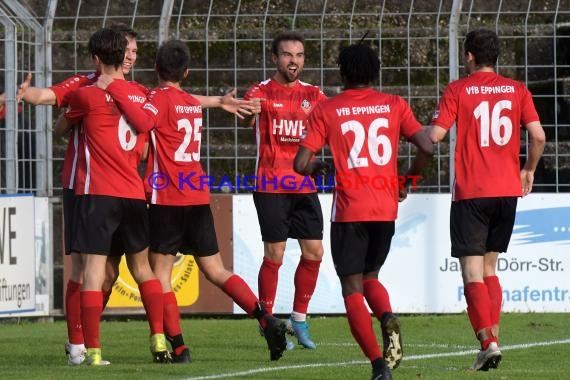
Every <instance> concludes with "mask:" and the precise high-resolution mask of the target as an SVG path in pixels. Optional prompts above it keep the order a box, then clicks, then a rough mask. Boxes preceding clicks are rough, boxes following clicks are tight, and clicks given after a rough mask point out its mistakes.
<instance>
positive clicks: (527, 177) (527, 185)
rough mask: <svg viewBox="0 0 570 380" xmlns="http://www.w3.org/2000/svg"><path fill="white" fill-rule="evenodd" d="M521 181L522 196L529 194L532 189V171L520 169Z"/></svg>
mask: <svg viewBox="0 0 570 380" xmlns="http://www.w3.org/2000/svg"><path fill="white" fill-rule="evenodd" d="M521 182H522V192H523V197H524V196H527V195H529V194H530V192H531V191H532V184H533V183H534V172H531V171H530V170H526V169H523V170H521Z"/></svg>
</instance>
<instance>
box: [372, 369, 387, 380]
mask: <svg viewBox="0 0 570 380" xmlns="http://www.w3.org/2000/svg"><path fill="white" fill-rule="evenodd" d="M370 380H392V373H391V372H390V368H388V367H387V366H386V367H384V368H382V369H380V370H378V371H373V372H372V377H371V378H370Z"/></svg>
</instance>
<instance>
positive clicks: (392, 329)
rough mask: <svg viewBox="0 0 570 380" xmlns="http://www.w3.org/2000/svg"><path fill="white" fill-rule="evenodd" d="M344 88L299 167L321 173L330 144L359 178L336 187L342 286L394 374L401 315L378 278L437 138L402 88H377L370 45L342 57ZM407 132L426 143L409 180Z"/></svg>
mask: <svg viewBox="0 0 570 380" xmlns="http://www.w3.org/2000/svg"><path fill="white" fill-rule="evenodd" d="M338 64H339V68H340V75H341V77H342V81H343V84H344V91H343V92H342V93H341V94H339V95H337V96H335V97H333V98H330V99H328V100H325V101H323V102H321V103H319V104H318V105H317V106H316V108H315V109H314V110H313V112H312V113H311V115H310V116H309V120H308V122H307V134H306V136H305V137H304V138H303V139H302V140H301V143H300V146H299V150H298V152H297V155H296V157H295V162H294V165H295V166H294V168H295V171H296V172H297V173H299V174H302V175H314V174H316V173H319V172H320V171H321V170H322V168H323V167H324V166H325V165H324V164H323V162H322V161H320V160H312V157H313V155H314V154H315V153H317V152H319V151H320V150H321V149H322V148H323V146H324V145H325V144H328V146H329V147H330V149H331V152H332V155H333V160H334V166H335V169H336V173H337V176H341V175H342V176H344V178H352V180H351V182H350V183H349V182H347V181H345V183H344V184H343V185H342V186H339V185H338V182H337V186H336V188H335V190H334V201H333V209H332V216H331V251H332V257H333V262H334V265H335V268H336V272H337V275H338V277H339V279H340V283H341V287H342V296H343V297H344V304H345V307H346V314H347V318H348V323H349V326H350V330H351V332H352V335H353V336H354V338H355V340H356V341H357V342H358V344H359V345H360V348H361V349H362V351H363V352H364V354H365V355H366V357H367V358H368V359H369V360H370V362H371V364H372V379H383V380H385V379H391V378H392V375H391V373H390V368H396V367H397V366H398V365H399V364H400V361H401V359H402V356H403V351H402V343H401V332H400V322H399V320H398V318H397V317H396V316H395V315H394V314H393V313H392V307H391V305H390V298H389V296H388V292H387V290H386V288H385V287H384V286H383V285H382V283H381V282H380V281H379V280H378V273H379V271H380V268H382V266H383V264H384V262H385V261H386V258H387V256H388V252H389V250H390V243H391V241H392V236H393V235H394V224H395V222H394V221H395V219H396V217H397V212H398V200H399V199H403V198H405V195H406V190H405V189H406V187H407V186H408V185H409V184H410V182H411V179H412V178H413V177H411V176H412V175H413V176H417V175H418V174H420V173H421V170H422V169H423V167H424V166H425V165H426V164H427V163H428V160H429V158H430V157H431V155H433V144H432V142H431V141H430V140H429V137H428V135H427V134H426V133H425V132H424V131H423V129H422V126H421V125H420V123H419V122H418V121H417V120H416V118H415V117H414V115H413V113H412V110H411V108H410V106H409V105H408V104H407V103H406V102H405V101H404V100H403V99H402V98H400V97H399V96H396V95H389V94H386V93H382V92H379V91H376V90H375V89H373V88H372V87H370V86H371V83H373V82H376V81H377V80H378V75H379V71H380V61H379V59H378V54H377V53H375V52H374V51H373V50H372V49H371V48H370V47H368V46H366V45H363V44H358V45H351V46H349V47H347V48H345V49H343V50H342V51H341V53H340V55H339V58H338ZM400 136H403V137H405V138H407V139H408V140H409V141H411V142H412V143H413V144H414V145H416V147H417V148H418V153H417V155H416V158H415V159H414V161H413V162H412V166H411V167H410V168H409V170H408V173H407V176H406V178H407V179H406V181H404V182H403V183H402V181H401V180H400V181H397V180H395V179H398V164H397V161H398V160H397V154H398V144H399V140H400ZM364 300H366V302H367V303H368V305H369V306H370V308H371V309H372V312H373V313H374V315H375V316H376V318H377V319H378V320H379V321H380V325H381V329H382V336H383V346H384V347H383V352H382V350H381V349H380V346H379V344H378V342H377V340H376V336H375V334H374V330H373V328H372V320H371V317H370V314H369V312H368V309H367V308H366V305H365V303H364Z"/></svg>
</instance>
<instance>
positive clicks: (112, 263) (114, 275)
mask: <svg viewBox="0 0 570 380" xmlns="http://www.w3.org/2000/svg"><path fill="white" fill-rule="evenodd" d="M124 252H125V249H124V248H123V242H122V239H121V236H120V234H119V233H115V234H113V240H112V241H111V253H110V254H109V256H108V257H107V265H106V266H105V281H104V282H103V289H102V290H103V308H105V307H106V306H107V303H108V302H109V298H111V293H112V292H113V285H114V284H115V282H116V281H117V279H118V278H119V266H120V264H121V258H122V257H123V253H124Z"/></svg>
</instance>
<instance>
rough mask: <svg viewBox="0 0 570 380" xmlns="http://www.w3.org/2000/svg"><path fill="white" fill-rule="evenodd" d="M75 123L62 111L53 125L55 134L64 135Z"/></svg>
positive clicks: (57, 135)
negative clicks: (68, 119) (69, 120)
mask: <svg viewBox="0 0 570 380" xmlns="http://www.w3.org/2000/svg"><path fill="white" fill-rule="evenodd" d="M72 127H73V125H72V124H71V123H70V122H68V121H67V119H66V118H65V112H62V113H60V115H59V117H58V118H57V120H56V121H55V125H54V127H53V134H54V135H55V136H56V137H63V136H65V134H66V133H67V132H69V131H70V130H71V128H72Z"/></svg>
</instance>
